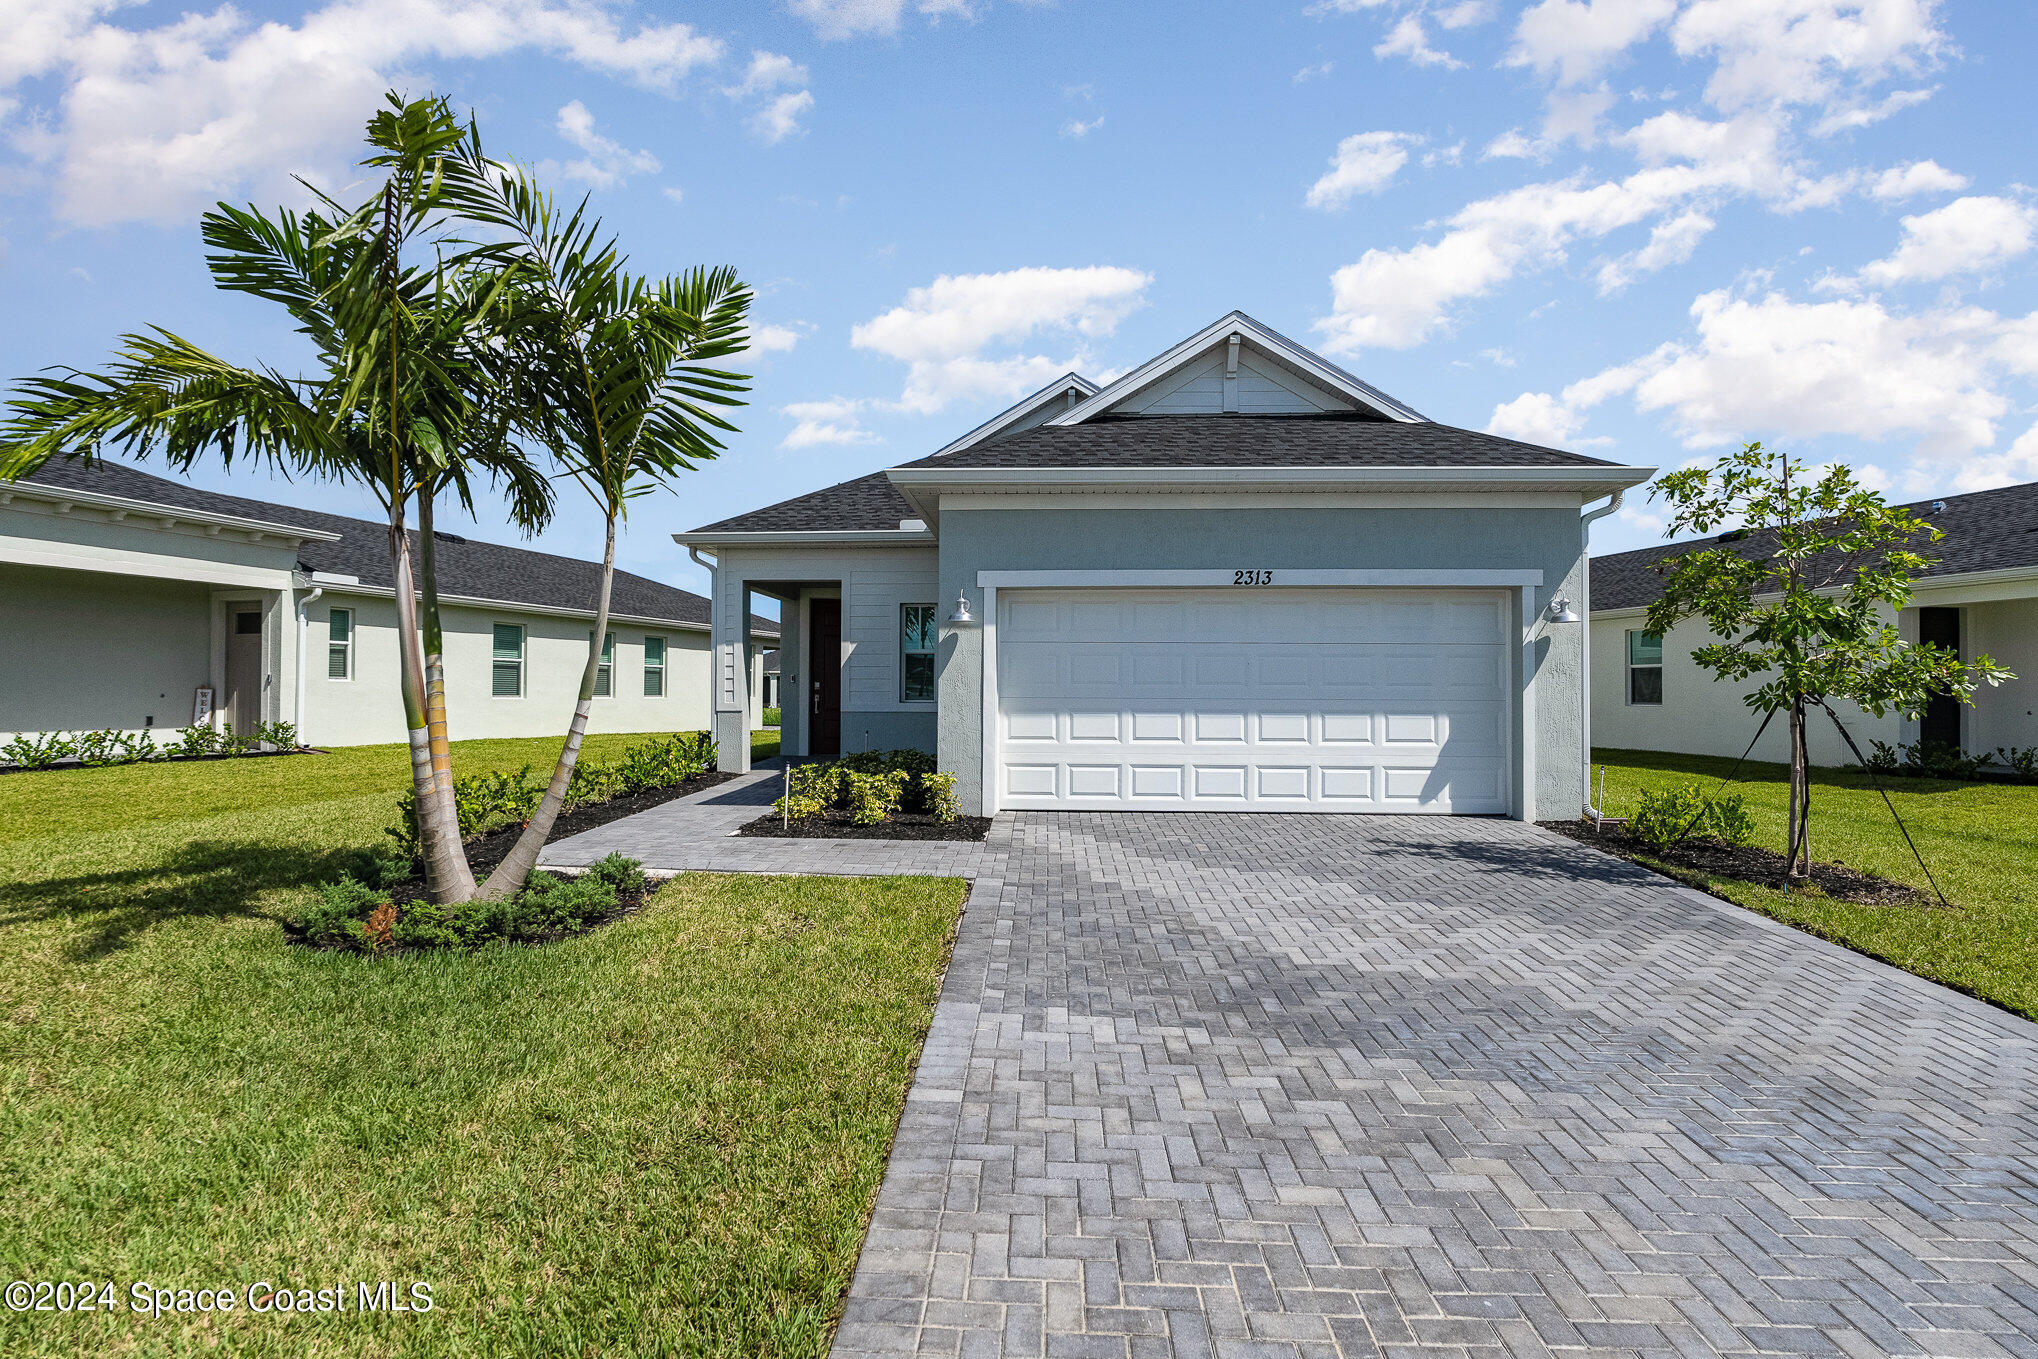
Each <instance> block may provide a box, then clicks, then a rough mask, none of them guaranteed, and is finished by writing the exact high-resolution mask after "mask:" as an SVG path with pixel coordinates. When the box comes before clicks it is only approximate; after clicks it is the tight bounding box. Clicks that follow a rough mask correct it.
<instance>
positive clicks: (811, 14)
mask: <svg viewBox="0 0 2038 1359" xmlns="http://www.w3.org/2000/svg"><path fill="white" fill-rule="evenodd" d="M787 8H789V9H791V10H792V12H793V13H795V14H797V15H799V16H800V17H801V18H802V19H805V20H806V21H807V22H808V23H810V24H812V25H813V26H814V32H815V33H816V34H818V35H819V36H820V37H822V38H827V39H841V38H853V37H856V36H858V35H860V34H864V33H895V32H897V31H898V28H899V15H900V14H901V13H902V12H904V10H905V8H906V0H790V3H789V4H788V6H787Z"/></svg>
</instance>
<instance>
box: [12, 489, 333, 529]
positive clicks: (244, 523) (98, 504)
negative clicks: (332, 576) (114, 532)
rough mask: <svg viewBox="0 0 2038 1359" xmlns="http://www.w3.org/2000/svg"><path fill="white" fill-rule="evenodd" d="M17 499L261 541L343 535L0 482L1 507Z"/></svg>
mask: <svg viewBox="0 0 2038 1359" xmlns="http://www.w3.org/2000/svg"><path fill="white" fill-rule="evenodd" d="M16 499H23V500H34V501H37V502H39V503H43V504H50V505H60V506H63V505H90V506H91V507H92V508H94V509H100V510H107V511H109V512H112V513H114V515H115V517H116V518H125V517H127V516H128V515H137V516H140V517H143V518H147V519H159V520H162V521H164V523H165V525H166V526H167V525H170V524H207V525H215V526H217V527H219V528H230V529H238V530H239V531H240V532H242V533H247V534H251V535H253V536H254V537H255V538H257V539H261V538H281V539H284V540H286V541H289V542H294V543H337V542H338V541H340V535H339V534H337V533H328V532H326V531H325V530H324V529H308V528H296V527H293V526H291V525H289V524H276V523H271V522H270V521H268V520H266V519H248V518H244V517H242V516H240V515H235V514H214V513H213V512H211V511H210V510H186V509H179V508H178V507H177V506H175V505H164V504H160V503H158V502H156V501H153V500H133V499H130V498H128V497H127V496H119V495H106V494H103V493H101V492H99V491H67V490H61V489H58V488H56V487H51V486H44V485H42V484H40V483H38V482H33V481H13V482H6V483H0V505H5V504H7V503H9V502H10V501H13V500H16Z"/></svg>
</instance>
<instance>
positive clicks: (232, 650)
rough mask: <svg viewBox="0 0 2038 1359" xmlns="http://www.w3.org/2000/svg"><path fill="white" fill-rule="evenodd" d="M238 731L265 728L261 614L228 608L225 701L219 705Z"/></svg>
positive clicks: (242, 607)
mask: <svg viewBox="0 0 2038 1359" xmlns="http://www.w3.org/2000/svg"><path fill="white" fill-rule="evenodd" d="M220 707H221V710H222V711H223V712H225V714H226V720H227V721H229V722H231V723H233V728H234V730H235V731H236V732H239V733H240V734H242V735H244V736H245V735H249V734H251V733H252V732H253V731H254V730H255V728H256V727H259V726H261V725H262V611H261V610H260V609H250V608H247V607H244V606H242V605H238V604H229V605H228V606H227V629H226V702H225V703H223V704H221V705H220Z"/></svg>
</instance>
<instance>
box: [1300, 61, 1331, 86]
mask: <svg viewBox="0 0 2038 1359" xmlns="http://www.w3.org/2000/svg"><path fill="white" fill-rule="evenodd" d="M1336 67H1337V63H1336V62H1334V61H1319V62H1317V63H1316V65H1314V66H1304V67H1303V68H1302V69H1301V70H1299V71H1297V72H1296V73H1295V76H1294V80H1295V83H1296V84H1297V85H1307V84H1308V83H1309V82H1310V81H1312V80H1321V79H1323V78H1324V77H1325V76H1327V75H1329V74H1330V73H1331V71H1333V70H1334V69H1336Z"/></svg>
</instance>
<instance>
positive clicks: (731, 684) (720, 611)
mask: <svg viewBox="0 0 2038 1359" xmlns="http://www.w3.org/2000/svg"><path fill="white" fill-rule="evenodd" d="M711 626H712V634H711V635H712V637H713V639H714V645H715V658H714V667H715V673H714V685H715V728H714V736H715V745H716V747H717V751H716V756H717V758H716V767H717V768H719V769H721V770H722V772H724V773H727V774H747V773H749V772H750V585H749V582H747V581H746V580H744V579H743V577H742V576H741V575H740V574H739V573H738V572H737V571H736V569H735V568H734V566H733V564H732V563H730V562H729V560H728V558H727V556H726V555H725V556H724V557H723V559H722V566H721V569H719V570H717V571H716V572H715V599H714V609H713V614H712V625H711Z"/></svg>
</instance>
